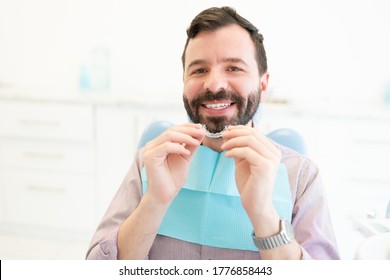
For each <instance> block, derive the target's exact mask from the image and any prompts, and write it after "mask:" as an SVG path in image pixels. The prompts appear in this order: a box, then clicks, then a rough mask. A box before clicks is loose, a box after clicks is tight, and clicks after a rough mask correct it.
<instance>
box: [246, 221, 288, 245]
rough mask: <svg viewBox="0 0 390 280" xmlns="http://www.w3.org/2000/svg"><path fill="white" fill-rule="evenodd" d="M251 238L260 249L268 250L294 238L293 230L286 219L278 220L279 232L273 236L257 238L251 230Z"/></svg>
mask: <svg viewBox="0 0 390 280" xmlns="http://www.w3.org/2000/svg"><path fill="white" fill-rule="evenodd" d="M252 238H253V242H254V244H255V246H256V247H257V248H259V249H261V250H268V249H273V248H276V247H279V246H283V245H286V244H290V243H291V242H292V241H293V240H294V230H293V228H292V226H291V224H290V223H289V222H288V221H286V220H280V230H279V233H277V234H275V235H273V236H269V237H264V238H259V237H256V236H255V233H254V232H253V233H252Z"/></svg>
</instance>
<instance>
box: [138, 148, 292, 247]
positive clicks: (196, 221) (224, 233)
mask: <svg viewBox="0 0 390 280" xmlns="http://www.w3.org/2000/svg"><path fill="white" fill-rule="evenodd" d="M234 174H235V164H234V160H233V159H232V158H227V157H226V156H225V153H224V152H222V153H218V152H215V151H213V150H211V149H210V148H208V147H206V146H200V147H199V148H198V149H197V151H196V153H195V155H194V158H193V160H192V162H191V165H190V170H189V176H188V178H187V180H186V182H185V184H184V186H183V188H182V189H181V190H180V192H179V194H178V195H177V196H176V198H175V199H174V200H173V202H172V203H171V205H170V207H169V209H168V210H167V213H166V215H165V217H164V219H163V221H162V223H161V225H160V228H159V230H158V233H159V234H161V235H165V236H169V237H173V238H177V239H180V240H184V241H188V242H192V243H197V244H202V245H206V246H212V247H219V248H228V249H239V250H250V251H258V249H257V248H256V247H255V246H254V244H253V241H252V237H251V233H252V230H253V226H252V224H251V222H250V220H249V217H248V216H247V214H246V212H245V210H244V208H243V207H242V204H241V199H240V194H239V193H238V190H237V186H236V181H235V176H234ZM141 180H142V189H143V193H145V192H146V191H147V187H148V182H147V176H146V170H145V168H143V169H142V171H141ZM273 203H274V206H275V208H276V210H277V211H278V213H279V216H280V217H281V218H282V219H285V220H289V221H290V222H291V216H292V196H291V190H290V184H289V181H288V173H287V168H286V166H285V165H284V164H280V166H279V170H278V174H277V178H276V182H275V186H274V191H273Z"/></svg>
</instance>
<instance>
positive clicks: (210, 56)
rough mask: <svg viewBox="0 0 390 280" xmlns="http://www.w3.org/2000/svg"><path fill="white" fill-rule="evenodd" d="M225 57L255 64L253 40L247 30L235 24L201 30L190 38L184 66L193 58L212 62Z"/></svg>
mask: <svg viewBox="0 0 390 280" xmlns="http://www.w3.org/2000/svg"><path fill="white" fill-rule="evenodd" d="M227 58H239V59H242V60H244V61H245V62H246V63H247V64H253V63H254V64H256V59H255V45H254V42H253V41H252V38H251V37H250V35H249V32H248V31H246V30H245V29H244V28H242V27H241V26H239V25H237V24H231V25H227V26H224V27H221V28H218V29H217V30H214V31H202V32H200V33H199V34H198V35H197V36H196V37H195V38H192V39H191V40H190V41H189V42H188V46H187V49H186V53H185V68H187V66H188V65H189V64H190V63H191V61H194V60H205V61H210V62H214V61H219V60H226V59H227ZM256 65H257V64H256Z"/></svg>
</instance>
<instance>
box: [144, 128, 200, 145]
mask: <svg viewBox="0 0 390 280" xmlns="http://www.w3.org/2000/svg"><path fill="white" fill-rule="evenodd" d="M203 137H204V132H203V131H202V130H201V129H198V128H194V127H175V128H172V129H169V130H167V131H164V132H163V133H162V134H161V135H159V136H158V137H156V138H155V139H153V140H152V141H150V142H149V143H148V144H147V145H146V147H145V148H146V149H149V148H153V147H156V146H158V145H161V144H163V143H165V142H173V143H180V144H183V143H184V144H185V145H188V146H198V145H199V144H200V143H201V141H202V140H203Z"/></svg>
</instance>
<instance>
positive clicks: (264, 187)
mask: <svg viewBox="0 0 390 280" xmlns="http://www.w3.org/2000/svg"><path fill="white" fill-rule="evenodd" d="M223 138H224V140H225V141H226V142H225V143H224V144H223V145H222V147H221V148H222V149H223V150H225V151H227V152H226V156H227V157H232V158H234V161H235V164H236V174H235V176H236V183H237V187H238V191H239V193H240V195H241V202H242V205H243V207H244V208H245V210H246V212H247V214H248V216H249V218H250V219H251V221H252V223H253V226H254V228H256V226H257V224H259V223H260V221H262V224H264V222H265V221H267V220H268V221H269V222H271V221H272V222H273V221H276V222H278V219H277V218H278V216H277V213H276V209H275V208H274V206H273V201H272V193H273V188H274V183H275V180H276V175H277V172H278V168H279V164H280V160H281V153H280V150H279V149H278V148H277V147H275V145H274V144H272V143H271V142H270V141H269V140H268V139H267V137H266V136H264V135H263V134H261V133H259V132H258V131H257V130H256V129H254V128H251V127H248V126H231V127H229V128H228V130H227V132H224V133H223ZM275 218H276V220H275Z"/></svg>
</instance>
